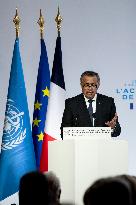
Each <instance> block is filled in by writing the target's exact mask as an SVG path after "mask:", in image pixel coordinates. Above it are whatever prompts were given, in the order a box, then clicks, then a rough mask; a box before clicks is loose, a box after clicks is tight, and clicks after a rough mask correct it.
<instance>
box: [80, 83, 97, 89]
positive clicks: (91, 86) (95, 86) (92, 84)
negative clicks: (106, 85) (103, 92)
mask: <svg viewBox="0 0 136 205" xmlns="http://www.w3.org/2000/svg"><path fill="white" fill-rule="evenodd" d="M83 87H85V88H94V89H95V88H97V87H98V86H97V85H96V84H94V83H85V84H84V85H83Z"/></svg>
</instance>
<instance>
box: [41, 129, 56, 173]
mask: <svg viewBox="0 0 136 205" xmlns="http://www.w3.org/2000/svg"><path fill="white" fill-rule="evenodd" d="M54 140H56V139H55V138H53V137H51V136H50V135H48V134H46V133H44V138H43V144H42V152H41V159H40V172H45V171H48V141H54Z"/></svg>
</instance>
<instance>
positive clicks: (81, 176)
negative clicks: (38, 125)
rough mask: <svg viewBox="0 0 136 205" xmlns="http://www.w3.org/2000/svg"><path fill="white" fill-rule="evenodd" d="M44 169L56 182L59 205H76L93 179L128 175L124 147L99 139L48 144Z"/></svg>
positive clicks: (115, 140) (81, 202) (110, 139)
mask: <svg viewBox="0 0 136 205" xmlns="http://www.w3.org/2000/svg"><path fill="white" fill-rule="evenodd" d="M48 166H49V171H50V170H52V171H54V172H55V174H56V175H57V176H58V177H59V178H60V182H61V187H62V193H61V202H74V203H76V204H78V205H80V204H83V201H82V200H83V195H84V192H85V190H86V189H87V188H88V187H89V186H90V185H91V184H92V183H93V182H94V181H95V180H96V179H98V178H101V177H107V176H114V175H118V174H127V173H128V143H127V141H125V140H118V139H113V138H109V139H106V138H103V137H101V138H100V137H91V138H89V137H85V138H84V139H83V138H79V139H78V138H75V139H69V140H63V141H51V142H49V145H48Z"/></svg>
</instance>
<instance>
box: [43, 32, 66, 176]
mask: <svg viewBox="0 0 136 205" xmlns="http://www.w3.org/2000/svg"><path fill="white" fill-rule="evenodd" d="M65 93H66V90H65V82H64V75H63V68H62V51H61V37H60V35H58V37H57V39H56V48H55V54H54V62H53V68H52V76H51V84H50V97H49V100H48V108H47V115H46V122H45V130H44V132H45V134H44V139H43V145H42V154H41V161H40V171H41V172H44V171H48V141H52V140H61V129H60V128H61V122H62V116H63V111H64V107H65Z"/></svg>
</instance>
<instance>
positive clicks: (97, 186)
mask: <svg viewBox="0 0 136 205" xmlns="http://www.w3.org/2000/svg"><path fill="white" fill-rule="evenodd" d="M135 195H136V179H135V177H131V176H129V175H119V176H115V177H107V178H101V179H98V180H96V181H95V182H94V183H93V184H92V185H91V186H90V187H89V188H88V189H87V190H86V191H85V194H84V197H83V201H84V204H85V205H100V204H104V205H136V203H135V197H136V196H135Z"/></svg>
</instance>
